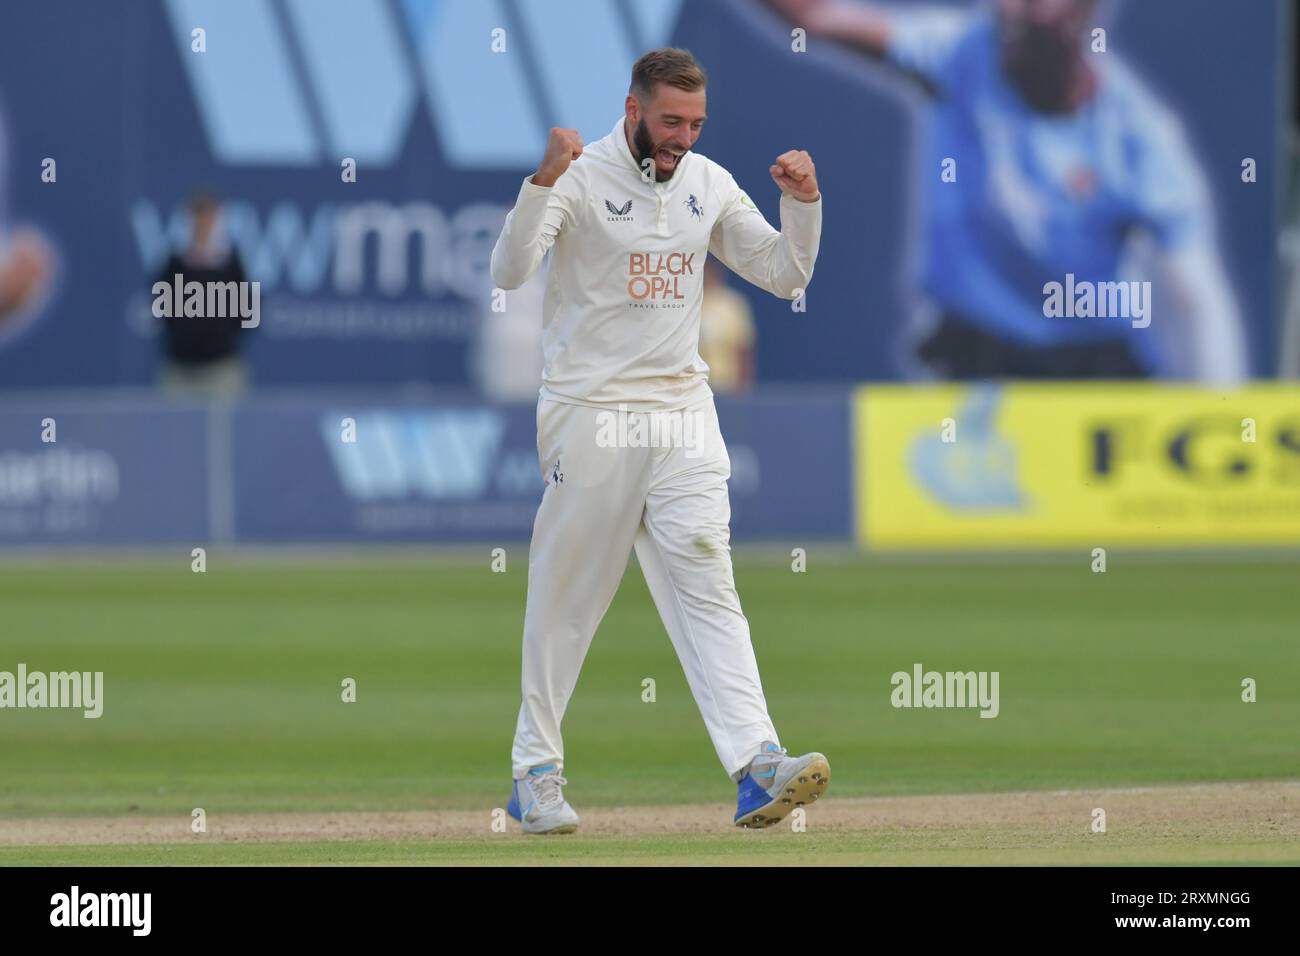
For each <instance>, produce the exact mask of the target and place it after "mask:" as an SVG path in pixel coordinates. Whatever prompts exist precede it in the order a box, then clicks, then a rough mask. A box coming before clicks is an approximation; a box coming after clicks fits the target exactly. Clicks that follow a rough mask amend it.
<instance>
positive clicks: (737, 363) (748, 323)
mask: <svg viewBox="0 0 1300 956" xmlns="http://www.w3.org/2000/svg"><path fill="white" fill-rule="evenodd" d="M700 358H702V359H703V360H704V364H705V365H707V366H708V367H709V388H711V389H712V390H713V391H714V392H715V393H717V394H720V395H726V394H738V393H741V392H746V391H748V390H749V389H750V387H751V386H752V385H753V384H754V314H753V311H752V310H751V309H750V307H749V300H747V299H746V298H745V297H744V296H743V295H741V294H740V293H739V292H737V291H736V290H735V289H733V288H731V286H729V285H727V274H726V272H725V271H724V270H723V268H722V265H721V264H720V263H719V262H718V261H717V260H716V259H714V258H713V257H711V256H710V257H709V260H708V262H707V263H705V266H704V301H703V303H702V304H701V307H700Z"/></svg>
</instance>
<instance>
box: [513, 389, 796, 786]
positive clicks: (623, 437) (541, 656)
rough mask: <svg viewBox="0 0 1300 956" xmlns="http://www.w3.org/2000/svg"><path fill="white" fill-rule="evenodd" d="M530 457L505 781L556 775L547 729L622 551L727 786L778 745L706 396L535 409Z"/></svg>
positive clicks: (721, 451)
mask: <svg viewBox="0 0 1300 956" xmlns="http://www.w3.org/2000/svg"><path fill="white" fill-rule="evenodd" d="M537 453H538V459H539V462H540V464H541V467H542V473H543V474H544V476H545V478H546V489H545V491H544V492H543V494H542V503H541V505H540V506H539V507H538V509H537V518H536V520H535V521H534V523H533V540H532V544H531V546H530V547H529V551H528V601H527V605H526V608H525V611H524V651H523V705H522V706H521V707H520V708H519V722H518V724H517V726H516V729H515V741H514V749H513V751H512V753H511V761H512V764H513V767H512V771H513V774H514V776H515V778H516V779H518V778H520V777H523V776H524V775H525V774H527V772H528V770H529V769H530V768H532V767H536V766H540V765H542V764H548V763H556V764H559V765H561V766H563V762H564V745H563V741H562V738H561V736H560V722H561V720H563V718H564V711H565V708H566V707H567V706H568V704H569V698H570V697H571V696H572V694H573V689H574V686H575V685H576V684H577V682H578V674H579V672H580V671H581V670H582V662H583V660H584V659H585V658H586V656H587V649H588V648H589V647H590V646H591V639H592V637H593V636H594V635H595V633H596V628H597V626H598V625H599V624H600V621H601V618H603V617H604V616H605V612H606V611H607V610H608V609H609V605H610V602H612V601H613V599H614V593H615V592H616V591H617V590H618V585H619V581H620V580H621V579H622V577H623V572H624V570H625V569H626V567H627V562H628V556H629V555H630V553H631V551H632V549H633V548H634V547H635V549H636V555H637V560H638V561H639V562H640V565H641V571H642V573H643V574H644V575H645V579H646V584H647V585H649V588H650V594H651V596H652V597H653V598H654V602H655V606H656V607H657V608H658V610H659V616H660V618H661V619H662V620H663V623H664V627H665V628H666V629H667V630H668V636H669V637H670V638H671V639H672V642H673V647H674V648H675V649H676V651H677V657H678V659H679V660H680V661H681V664H682V670H683V671H685V673H686V681H687V683H688V684H689V685H690V688H691V693H692V694H694V695H695V702H696V704H697V705H698V706H699V708H700V714H701V715H702V716H703V717H704V724H705V726H706V727H707V728H708V731H709V736H710V737H711V738H712V740H713V746H714V748H715V749H716V750H717V753H718V759H719V760H720V761H722V766H723V768H724V769H725V770H726V771H727V774H728V775H729V776H731V777H732V779H733V780H734V779H736V778H737V775H738V774H739V773H740V771H742V770H743V769H744V768H745V767H747V766H748V765H749V762H750V761H751V760H753V758H754V757H756V756H757V755H758V753H759V751H760V745H761V744H762V743H763V742H764V741H767V740H770V741H774V742H776V743H778V744H779V743H780V741H779V740H778V739H777V736H776V731H775V730H774V729H773V727H772V721H771V719H770V718H769V717H768V714H767V702H766V701H765V700H764V698H763V687H762V684H761V683H760V682H759V678H758V663H757V661H756V660H755V659H754V648H753V645H752V644H751V643H750V639H749V622H748V621H747V620H745V615H744V614H743V613H742V612H741V609H740V598H739V597H738V595H737V594H736V586H735V582H734V579H733V577H732V570H731V544H730V540H731V532H730V528H729V524H730V521H731V504H730V502H729V500H728V498H727V479H728V478H729V477H730V476H731V460H730V459H729V458H728V457H727V449H726V446H725V444H724V443H723V441H722V432H721V430H720V429H719V428H718V416H717V412H716V411H715V409H714V406H713V399H712V397H710V398H708V399H706V400H704V401H702V402H699V403H697V404H696V405H694V406H691V407H690V408H687V409H683V410H681V411H677V412H658V413H634V412H620V411H619V409H617V408H614V409H598V408H590V407H588V406H585V405H569V404H564V403H561V402H555V401H551V400H549V399H540V400H539V401H538V405H537ZM634 690H635V688H633V689H632V690H629V691H628V693H633V691H634Z"/></svg>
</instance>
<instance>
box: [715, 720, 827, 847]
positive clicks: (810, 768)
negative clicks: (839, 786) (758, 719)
mask: <svg viewBox="0 0 1300 956" xmlns="http://www.w3.org/2000/svg"><path fill="white" fill-rule="evenodd" d="M830 782H831V765H830V764H829V763H827V762H826V758H825V757H824V756H822V755H821V754H819V753H811V754H804V755H803V756H802V757H789V756H787V755H786V752H785V749H784V748H782V747H778V746H777V745H776V744H774V743H772V742H771V741H765V742H764V743H763V752H762V753H761V754H759V755H758V756H757V757H755V758H754V760H753V762H752V763H750V765H749V769H748V771H747V772H746V773H745V776H743V777H741V778H740V786H739V792H738V794H737V797H736V826H738V827H745V828H755V829H758V828H761V827H770V826H771V825H772V824H774V823H780V822H781V821H782V820H783V819H785V816H786V814H788V813H789V812H790V811H791V810H793V809H794V808H795V807H802V806H804V805H805V804H809V803H812V802H813V801H815V800H816V799H818V798H819V797H820V796H821V795H822V794H823V793H825V792H826V785H827V784H828V783H830Z"/></svg>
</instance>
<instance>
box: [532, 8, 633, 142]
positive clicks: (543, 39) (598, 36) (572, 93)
mask: <svg viewBox="0 0 1300 956" xmlns="http://www.w3.org/2000/svg"><path fill="white" fill-rule="evenodd" d="M519 12H520V15H521V16H522V17H523V21H524V25H525V27H526V28H527V30H528V45H529V48H530V50H531V51H532V54H533V57H532V58H533V61H534V62H535V63H536V64H537V65H538V68H539V69H540V70H541V72H542V82H543V83H544V84H545V86H546V94H547V99H548V101H549V102H550V103H551V105H552V107H553V108H554V109H555V110H556V112H557V114H558V115H557V116H555V117H553V118H552V119H553V121H554V124H555V125H556V126H571V127H574V128H575V129H577V131H578V133H579V135H581V136H582V139H583V141H584V142H591V141H592V140H593V139H599V138H600V137H602V136H604V135H606V134H607V133H608V132H609V128H610V125H611V123H612V122H613V121H614V119H615V117H617V116H619V115H620V114H621V113H622V112H623V99H624V97H626V96H627V84H628V80H629V79H630V77H631V74H632V64H633V63H635V62H636V58H637V57H638V56H639V55H640V52H641V51H636V50H633V49H632V46H631V43H630V42H629V37H628V35H627V31H626V30H625V29H624V28H623V24H622V22H621V21H620V19H619V16H618V12H617V10H616V9H615V7H614V4H613V3H612V2H611V0H568V2H566V3H565V4H564V15H563V16H556V15H555V7H554V6H552V5H550V4H543V3H535V2H527V0H525V2H523V3H520V4H519Z"/></svg>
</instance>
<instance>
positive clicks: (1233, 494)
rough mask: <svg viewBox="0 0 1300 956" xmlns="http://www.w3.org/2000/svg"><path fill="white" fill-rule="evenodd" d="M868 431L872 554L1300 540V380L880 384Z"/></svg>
mask: <svg viewBox="0 0 1300 956" xmlns="http://www.w3.org/2000/svg"><path fill="white" fill-rule="evenodd" d="M854 428H855V430H856V436H855V437H856V450H855V453H856V467H855V471H856V478H855V480H856V486H857V495H858V499H857V501H858V511H857V522H858V540H859V541H860V542H861V543H862V544H863V545H864V546H865V547H867V548H871V549H881V550H888V549H907V548H914V549H936V550H942V549H947V548H967V549H970V548H978V549H988V548H997V547H1003V548H1022V547H1023V548H1031V547H1040V546H1045V547H1066V546H1069V547H1080V546H1082V547H1106V546H1111V545H1114V546H1119V545H1125V546H1130V547H1143V546H1150V547H1168V546H1185V545H1186V546H1198V545H1204V546H1212V545H1280V544H1293V543H1294V542H1295V541H1296V540H1297V539H1300V391H1298V390H1296V389H1295V388H1294V387H1289V386H1281V385H1259V386H1253V387H1250V388H1246V389H1243V390H1240V391H1236V392H1231V393H1215V392H1211V391H1206V390H1201V389H1197V388H1194V387H1188V386H1161V385H1150V384H1143V383H1129V384H1107V385H1102V384H1096V385H1063V384H1011V385H994V384H983V385H975V386H969V387H961V386H935V387H930V388H922V387H906V386H866V387H864V388H862V389H860V390H859V391H858V394H857V398H856V407H855V424H854Z"/></svg>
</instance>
